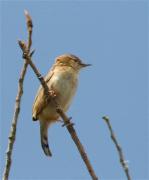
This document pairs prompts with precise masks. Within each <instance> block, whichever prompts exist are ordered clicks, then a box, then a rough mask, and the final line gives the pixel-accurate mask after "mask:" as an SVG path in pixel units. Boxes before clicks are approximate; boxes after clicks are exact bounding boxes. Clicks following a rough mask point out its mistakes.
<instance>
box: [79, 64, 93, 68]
mask: <svg viewBox="0 0 149 180" xmlns="http://www.w3.org/2000/svg"><path fill="white" fill-rule="evenodd" d="M81 66H82V68H84V67H87V66H92V65H91V64H83V63H82V64H81Z"/></svg>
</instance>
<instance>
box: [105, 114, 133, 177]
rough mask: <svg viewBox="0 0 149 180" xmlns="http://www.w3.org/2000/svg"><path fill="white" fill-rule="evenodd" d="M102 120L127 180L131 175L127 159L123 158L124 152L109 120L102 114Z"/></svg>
mask: <svg viewBox="0 0 149 180" xmlns="http://www.w3.org/2000/svg"><path fill="white" fill-rule="evenodd" d="M103 120H104V121H105V122H106V124H107V126H108V129H109V131H110V134H111V139H112V141H113V142H114V144H115V147H116V149H117V152H118V155H119V159H120V163H121V165H122V167H123V169H124V172H125V174H126V177H127V179H128V180H131V177H130V174H129V169H128V164H127V161H126V160H125V158H124V154H123V151H122V148H121V146H120V145H119V143H118V141H117V138H116V136H115V134H114V131H113V129H112V126H111V124H110V120H109V118H108V117H107V116H104V117H103Z"/></svg>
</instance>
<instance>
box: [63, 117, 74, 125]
mask: <svg viewBox="0 0 149 180" xmlns="http://www.w3.org/2000/svg"><path fill="white" fill-rule="evenodd" d="M71 119H72V117H69V120H68V121H67V122H64V123H63V124H62V127H65V126H66V127H67V126H73V125H74V123H72V122H71V121H70V120H71Z"/></svg>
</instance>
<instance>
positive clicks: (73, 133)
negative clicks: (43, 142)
mask: <svg viewBox="0 0 149 180" xmlns="http://www.w3.org/2000/svg"><path fill="white" fill-rule="evenodd" d="M25 15H26V16H27V18H28V17H30V16H29V13H28V12H27V13H26V12H25ZM18 43H19V46H20V48H21V49H22V51H23V58H24V59H25V61H26V62H27V63H28V64H29V65H30V66H31V68H32V69H33V71H34V73H35V74H36V76H37V78H38V80H39V81H40V83H41V85H42V87H43V89H44V92H45V95H46V97H47V102H48V100H49V99H51V98H52V100H53V102H54V103H55V105H56V107H57V113H59V115H60V117H61V118H62V119H63V121H64V124H66V127H67V130H68V131H69V133H70V135H71V137H72V139H73V141H74V143H75V144H76V146H77V148H78V150H79V152H80V155H81V157H82V159H83V161H84V163H85V165H86V167H87V169H88V172H89V174H90V176H91V177H92V179H93V180H97V179H98V178H97V176H96V175H95V172H94V169H93V168H92V166H91V164H90V161H89V159H88V157H87V154H86V152H85V150H84V148H83V145H82V144H81V142H80V140H79V138H78V136H77V134H76V131H75V129H74V127H73V124H72V123H71V122H70V119H69V118H68V117H67V116H66V114H65V113H64V112H63V110H62V109H61V108H60V107H59V104H58V103H57V102H56V100H55V98H54V97H53V96H51V94H50V89H49V88H48V86H47V84H46V82H45V80H44V78H43V77H42V76H41V74H40V73H39V71H38V69H37V68H36V66H35V64H34V63H33V62H32V59H31V55H30V53H28V48H27V46H26V45H25V43H24V42H22V41H18Z"/></svg>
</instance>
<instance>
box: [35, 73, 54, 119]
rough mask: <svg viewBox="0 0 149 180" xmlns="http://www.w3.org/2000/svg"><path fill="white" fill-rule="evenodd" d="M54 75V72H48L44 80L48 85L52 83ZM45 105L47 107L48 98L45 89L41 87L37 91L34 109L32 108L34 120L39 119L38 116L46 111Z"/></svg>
mask: <svg viewBox="0 0 149 180" xmlns="http://www.w3.org/2000/svg"><path fill="white" fill-rule="evenodd" d="M53 74H54V72H53V71H52V70H50V71H49V72H48V74H47V75H46V76H45V77H44V80H45V82H46V83H48V82H49V81H50V79H51V78H52V76H53ZM45 105H46V98H45V96H44V89H43V87H42V86H41V85H40V87H39V89H38V91H37V94H36V97H35V101H34V104H33V108H32V117H33V120H37V119H38V114H39V113H40V112H41V111H42V110H43V109H44V107H45Z"/></svg>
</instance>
